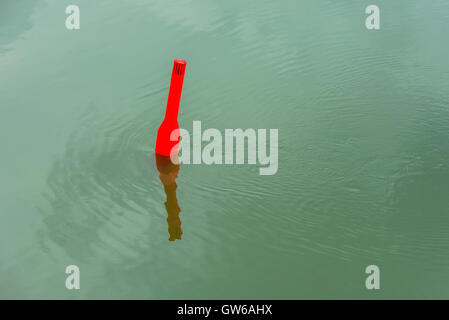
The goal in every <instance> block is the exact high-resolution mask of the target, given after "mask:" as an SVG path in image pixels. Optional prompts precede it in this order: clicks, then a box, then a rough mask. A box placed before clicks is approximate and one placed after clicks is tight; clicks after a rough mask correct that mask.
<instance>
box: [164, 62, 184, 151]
mask: <svg viewBox="0 0 449 320" xmlns="http://www.w3.org/2000/svg"><path fill="white" fill-rule="evenodd" d="M186 64H187V62H186V61H185V60H181V59H176V60H175V62H174V64H173V71H172V74H171V82H170V90H169V92H168V101H167V109H166V110H165V118H164V121H162V123H161V126H160V127H159V130H158V131H157V139H156V153H157V154H161V155H164V156H171V155H174V154H177V153H178V143H179V136H178V139H177V140H174V141H171V140H170V135H171V133H172V132H173V131H174V130H176V129H178V130H179V125H178V110H179V102H180V100H181V92H182V83H183V81H184V73H185V70H186Z"/></svg>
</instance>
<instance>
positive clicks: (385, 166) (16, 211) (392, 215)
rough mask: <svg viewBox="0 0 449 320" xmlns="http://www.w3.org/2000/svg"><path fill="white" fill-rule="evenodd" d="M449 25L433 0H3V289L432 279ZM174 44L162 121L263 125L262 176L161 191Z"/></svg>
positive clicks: (445, 198) (309, 292)
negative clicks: (158, 147) (372, 276)
mask: <svg viewBox="0 0 449 320" xmlns="http://www.w3.org/2000/svg"><path fill="white" fill-rule="evenodd" d="M70 4H76V5H78V6H79V8H80V10H81V29H80V30H72V31H69V30H67V29H66V27H65V19H66V17H67V15H66V14H65V8H66V7H67V6H68V5H70ZM371 4H375V5H378V6H379V7H380V14H381V16H380V18H381V29H380V30H367V29H366V27H365V18H366V16H367V15H366V14H365V8H366V6H368V5H371ZM448 34H449V2H448V1H447V0H434V1H423V0H411V1H405V0H396V1H386V0H375V1H369V2H367V1H360V0H357V1H356V0H348V1H335V0H333V1H331V0H317V1H311V0H310V1H301V0H290V1H287V0H285V1H271V0H270V1H267V0H257V1H252V0H251V1H240V0H226V1H206V0H198V1H191V0H177V1H168V0H155V1H144V0H126V1H106V0H95V1H92V0H90V1H88V0H70V1H68V0H67V1H66V0H62V1H56V0H0V159H1V160H0V298H7V299H10V298H23V299H35V298H40V299H49V298H58V299H81V298H85V299H99V298H112V299H117V298H124V299H130V298H136V299H218V298H222V299H231V298H234V299H241V298H252V299H302V298H326V299H329V298H330V299H333V298H340V299H346V298H359V299H378V298H449V163H448V159H449V105H448V104H449V88H448V84H449V58H448V57H449V41H448ZM175 58H183V59H185V60H187V69H186V75H185V80H184V89H183V95H182V101H181V107H180V113H179V124H180V126H181V127H183V128H186V129H188V130H191V129H192V122H193V121H194V120H201V122H202V126H203V129H206V128H217V129H219V130H224V129H225V128H244V129H245V128H255V129H259V128H276V129H278V130H279V170H278V172H277V173H276V174H275V175H272V176H260V175H259V170H258V165H211V166H207V165H181V167H180V168H179V172H178V177H177V179H176V183H177V189H170V190H168V191H167V190H164V186H163V183H162V182H161V180H162V179H160V177H159V176H160V174H159V171H158V169H157V166H156V161H155V156H154V147H155V140H156V131H157V128H158V126H159V124H160V123H161V120H162V118H163V115H164V112H165V105H166V101H167V94H168V87H169V81H170V73H171V68H172V65H173V60H174V59H175ZM173 191H174V192H175V196H176V200H177V204H178V205H179V208H180V210H181V212H180V213H179V218H180V221H181V223H182V224H181V227H182V232H183V234H182V240H177V241H168V238H169V232H168V224H167V216H168V215H167V207H166V206H165V205H164V203H165V202H166V199H167V198H166V197H167V194H170V198H171V199H172V200H173ZM166 192H168V193H167V194H166ZM170 192H172V193H170ZM170 208H171V209H172V210H174V212H175V213H176V207H175V205H174V203H173V202H172V206H171V207H170ZM173 208H175V209H173ZM72 264H74V265H77V266H79V268H80V272H81V289H80V290H67V289H66V287H65V280H66V277H67V275H66V274H65V268H66V266H68V265H72ZM371 264H374V265H377V266H379V268H380V272H381V289H380V290H367V289H366V288H365V279H366V276H367V275H366V274H365V273H364V271H365V268H366V266H368V265H371Z"/></svg>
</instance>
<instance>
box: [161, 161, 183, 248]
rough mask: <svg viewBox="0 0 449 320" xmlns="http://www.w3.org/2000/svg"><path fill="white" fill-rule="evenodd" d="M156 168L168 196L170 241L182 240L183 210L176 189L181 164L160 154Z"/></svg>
mask: <svg viewBox="0 0 449 320" xmlns="http://www.w3.org/2000/svg"><path fill="white" fill-rule="evenodd" d="M156 166H157V170H158V171H159V179H161V182H162V184H163V185H164V191H165V195H166V196H167V201H166V202H165V203H164V204H165V209H166V210H167V215H168V217H167V223H168V233H169V234H170V238H168V240H170V241H175V240H176V239H178V240H181V235H182V229H181V220H180V219H179V213H180V212H181V208H180V207H179V205H178V199H176V188H177V187H178V185H177V184H176V178H177V177H178V172H179V168H180V166H179V164H178V165H175V164H173V163H172V161H171V159H170V157H167V156H163V155H160V154H156Z"/></svg>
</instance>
